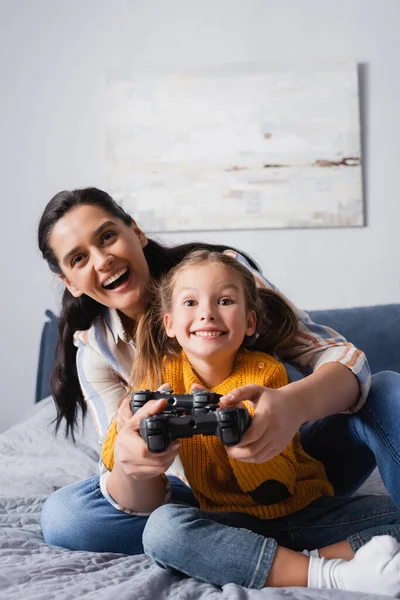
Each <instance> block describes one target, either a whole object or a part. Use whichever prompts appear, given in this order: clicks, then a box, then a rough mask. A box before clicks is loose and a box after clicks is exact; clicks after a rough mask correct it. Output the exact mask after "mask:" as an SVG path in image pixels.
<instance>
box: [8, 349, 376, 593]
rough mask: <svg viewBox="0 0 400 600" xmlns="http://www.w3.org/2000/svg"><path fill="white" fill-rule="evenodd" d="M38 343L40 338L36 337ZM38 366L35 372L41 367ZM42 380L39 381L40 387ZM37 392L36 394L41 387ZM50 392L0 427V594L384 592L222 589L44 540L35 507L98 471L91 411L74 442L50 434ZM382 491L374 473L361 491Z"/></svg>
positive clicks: (144, 562) (140, 560)
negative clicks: (21, 416)
mask: <svg viewBox="0 0 400 600" xmlns="http://www.w3.org/2000/svg"><path fill="white" fill-rule="evenodd" d="M42 342H43V340H42ZM42 367H43V365H40V369H39V373H41V374H43V372H44V371H43V368H42ZM39 387H40V386H39ZM39 396H40V393H39ZM54 416H55V409H54V405H53V401H52V399H51V398H50V397H47V398H44V399H41V401H40V402H38V403H36V404H35V405H33V406H32V410H31V412H30V414H29V415H27V416H26V418H25V419H24V420H23V421H22V422H21V423H19V424H17V425H15V426H13V427H12V428H11V429H9V430H8V431H6V432H4V433H1V434H0V463H1V465H2V467H1V480H2V485H1V492H0V515H1V517H0V522H1V528H0V598H1V599H7V600H8V599H10V600H11V599H18V600H22V599H23V600H30V599H38V600H39V599H40V600H48V599H49V600H50V599H53V598H56V599H57V600H71V599H75V598H88V599H90V598H96V600H103V599H109V598H113V599H118V600H164V599H167V598H168V599H170V600H188V599H191V600H203V599H206V598H207V600H208V599H214V598H215V599H219V600H225V599H229V600H253V599H254V600H256V599H261V598H263V599H267V600H291V599H294V598H296V599H300V600H303V599H304V600H306V599H319V600H325V599H326V600H328V599H330V600H333V599H344V598H346V599H347V600H352V599H354V600H357V599H365V600H370V599H371V598H387V596H378V595H376V594H375V595H369V594H355V593H350V592H342V591H336V590H312V589H305V588H281V589H278V588H276V589H273V588H269V589H264V590H248V589H245V588H242V587H240V586H237V585H234V584H229V585H226V586H224V587H223V588H222V589H220V588H216V587H214V586H212V585H209V584H206V583H202V582H199V581H197V580H195V579H192V578H180V577H178V576H176V575H174V574H172V573H170V572H167V571H165V570H163V569H161V568H159V567H157V566H156V565H154V564H152V562H151V561H150V560H149V559H148V558H147V557H146V556H144V555H141V556H125V555H121V554H111V553H94V552H82V551H78V552H77V551H70V550H66V549H63V548H59V547H56V546H48V545H46V544H45V542H44V540H43V537H42V535H41V529H40V512H41V507H42V504H43V502H44V501H45V499H46V498H47V497H48V495H49V494H50V493H51V489H52V487H53V486H58V487H60V486H63V485H66V484H68V483H71V482H73V481H78V480H80V479H84V478H88V477H91V476H93V475H95V474H97V469H98V466H97V463H98V459H99V447H98V442H97V439H96V434H95V430H94V426H93V425H92V422H91V419H90V417H89V418H87V419H86V422H85V426H84V428H82V429H81V430H80V431H79V432H78V435H77V443H76V444H75V445H73V444H72V443H71V442H69V441H67V440H66V439H65V438H64V437H63V436H62V435H59V436H57V437H55V436H54V434H53V425H52V423H51V422H52V420H53V419H54ZM363 491H364V492H366V493H385V490H384V487H383V484H382V482H381V481H380V478H379V475H378V474H377V473H376V472H375V473H374V474H373V475H372V476H371V478H370V479H369V480H368V481H367V482H366V484H365V486H363V489H362V490H361V492H363Z"/></svg>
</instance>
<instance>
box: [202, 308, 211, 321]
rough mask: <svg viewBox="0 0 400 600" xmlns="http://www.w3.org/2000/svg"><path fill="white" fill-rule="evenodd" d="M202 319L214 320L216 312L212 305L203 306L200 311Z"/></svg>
mask: <svg viewBox="0 0 400 600" xmlns="http://www.w3.org/2000/svg"><path fill="white" fill-rule="evenodd" d="M200 319H201V321H214V312H213V310H212V307H211V306H209V305H208V306H203V307H202V309H201V313H200Z"/></svg>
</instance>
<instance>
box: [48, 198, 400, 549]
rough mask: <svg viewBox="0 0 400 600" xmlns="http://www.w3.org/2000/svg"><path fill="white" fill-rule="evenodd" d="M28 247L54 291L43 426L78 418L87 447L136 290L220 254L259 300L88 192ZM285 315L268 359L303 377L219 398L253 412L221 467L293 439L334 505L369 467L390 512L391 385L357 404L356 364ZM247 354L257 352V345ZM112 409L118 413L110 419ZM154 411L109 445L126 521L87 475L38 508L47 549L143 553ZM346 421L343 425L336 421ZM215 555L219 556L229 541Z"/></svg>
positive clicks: (119, 389)
mask: <svg viewBox="0 0 400 600" xmlns="http://www.w3.org/2000/svg"><path fill="white" fill-rule="evenodd" d="M38 243H39V248H40V251H41V252H42V255H43V258H44V259H45V260H46V261H47V263H48V265H49V267H50V269H51V270H52V271H53V272H54V273H56V274H57V276H58V277H60V279H61V281H62V282H63V284H64V285H65V288H64V294H63V298H62V307H61V313H60V319H59V343H58V350H57V356H56V361H55V363H56V364H55V369H54V372H53V376H52V384H51V389H52V394H53V397H54V400H55V403H56V407H57V414H58V416H57V428H59V427H60V425H61V424H62V423H65V425H66V431H67V433H69V434H71V435H73V432H74V427H75V425H76V423H77V420H78V418H79V416H80V415H84V414H85V412H86V410H87V407H89V409H90V412H91V413H92V416H93V418H94V421H95V423H96V426H97V428H98V433H99V441H100V443H102V441H103V439H104V435H105V434H106V432H107V430H108V427H109V425H110V423H111V422H112V421H113V419H114V418H115V415H116V412H117V409H118V404H119V402H120V400H121V398H122V397H123V396H124V395H125V394H126V388H127V382H128V380H129V375H130V370H131V365H132V363H133V361H134V359H135V356H136V348H135V344H134V330H135V324H136V321H137V319H138V318H139V317H140V316H141V314H142V313H143V310H144V306H145V305H146V293H147V291H146V290H147V283H148V282H149V281H152V280H153V281H156V280H158V279H159V278H160V277H161V276H162V275H163V274H165V273H167V272H168V271H169V270H170V269H171V268H172V267H173V266H174V265H177V264H179V262H180V261H181V260H182V259H183V258H184V257H185V256H186V255H187V254H188V253H189V252H190V251H191V250H193V249H194V248H198V247H202V248H209V249H212V250H216V251H219V252H223V253H228V254H229V255H232V256H233V257H234V258H235V259H236V260H237V261H238V262H240V263H242V264H244V265H245V266H246V267H247V268H248V269H249V270H250V272H251V273H252V274H253V276H254V278H255V280H256V282H257V284H258V285H259V286H260V287H262V288H267V289H268V288H269V289H271V288H273V286H272V284H270V283H269V282H268V281H267V280H265V279H264V278H263V277H262V275H261V273H260V271H259V269H258V268H257V266H256V265H255V263H254V261H252V260H251V259H250V258H248V257H246V256H244V255H243V253H239V252H237V251H235V250H232V249H231V248H227V247H226V246H222V245H212V244H183V245H181V246H174V247H166V246H163V245H161V244H159V243H157V242H155V241H154V240H151V239H147V237H146V236H145V234H144V233H143V231H142V230H141V229H140V228H139V227H138V225H137V224H136V223H135V222H134V221H133V220H132V218H131V217H130V216H129V215H128V214H127V213H126V212H125V211H124V210H123V209H122V208H121V207H120V206H119V205H118V204H116V203H115V202H114V200H113V199H112V198H111V197H110V196H109V195H108V194H107V193H106V192H103V191H101V190H98V189H96V188H86V189H79V190H73V191H63V192H60V193H59V194H56V196H54V198H52V200H51V201H50V202H49V203H48V205H47V206H46V207H45V209H44V211H43V214H42V217H41V219H40V223H39V229H38ZM292 308H293V310H294V312H295V315H296V321H297V326H298V334H297V335H296V336H295V338H294V340H293V342H292V345H291V347H290V348H284V347H282V348H279V350H278V351H277V353H278V356H279V358H280V359H281V360H282V361H288V362H290V363H291V364H293V365H294V366H296V367H297V368H298V369H299V370H300V371H302V372H303V374H306V375H308V376H307V377H305V378H304V379H303V380H301V381H297V382H293V383H289V384H288V385H287V386H284V387H282V388H279V389H271V388H266V387H264V386H251V387H250V388H249V387H248V386H246V387H244V388H243V387H242V388H237V389H236V390H233V391H232V392H231V394H232V396H233V398H232V402H233V403H235V402H239V401H240V400H252V401H253V402H254V404H255V416H254V419H253V423H252V426H251V432H249V436H250V437H249V438H248V439H250V441H249V442H248V443H247V444H246V445H242V444H240V445H239V446H237V447H235V448H234V449H232V452H234V453H235V454H234V458H235V459H238V460H241V461H242V462H243V461H250V462H251V461H253V460H254V459H255V458H257V461H258V462H262V461H265V460H268V459H270V458H272V457H273V456H275V455H277V454H279V452H280V451H282V450H283V449H284V448H286V446H287V445H288V443H289V442H290V441H291V440H292V439H293V437H294V435H295V432H296V431H297V430H298V429H299V427H301V437H302V443H303V446H304V448H305V449H306V450H309V448H312V452H310V453H311V454H312V455H313V456H314V458H319V457H320V456H321V457H323V462H324V465H325V468H326V470H327V474H328V478H329V480H330V481H331V483H332V484H333V486H334V488H335V493H337V494H339V493H341V494H342V495H343V494H345V495H347V494H349V493H351V492H353V491H354V490H355V489H357V487H359V486H360V485H361V484H362V483H363V482H364V481H365V479H366V478H367V477H368V476H369V474H370V473H371V472H372V470H373V469H374V467H375V465H376V461H377V462H378V464H379V468H380V472H381V474H382V477H383V479H384V482H385V485H386V488H387V489H388V491H389V493H390V494H391V496H392V497H393V498H394V499H395V501H396V503H397V504H400V477H399V468H398V465H399V464H400V444H399V436H398V428H399V423H400V398H399V395H400V375H399V374H397V373H389V372H387V373H381V374H378V375H376V376H374V377H373V378H372V390H371V392H370V393H369V395H368V398H367V394H368V390H369V381H370V378H369V371H368V364H367V361H366V359H365V356H364V355H363V353H362V352H360V351H358V350H357V349H356V348H355V347H354V346H353V345H352V344H350V343H348V342H346V340H344V339H343V338H342V337H341V336H340V335H339V334H337V333H336V332H333V331H332V330H330V329H327V328H326V327H323V326H320V325H316V324H315V323H312V321H311V320H310V319H309V317H308V315H307V314H306V313H304V312H303V311H300V310H298V309H294V307H292ZM254 345H255V346H256V347H257V348H258V349H260V350H268V348H267V347H266V346H265V347H263V344H262V338H261V337H260V338H259V339H258V340H256V341H255V344H254ZM124 407H125V403H123V404H122V407H121V411H123V410H124ZM161 409H162V405H160V406H159V407H157V406H154V403H151V402H149V403H148V406H147V405H146V406H145V407H144V408H143V409H142V412H141V413H140V414H139V413H138V415H134V417H132V418H131V420H130V422H129V424H127V425H125V426H123V427H122V428H121V430H120V431H119V434H118V439H117V442H116V448H115V450H116V451H115V464H114V468H113V471H112V474H111V475H112V477H113V478H115V479H117V480H118V481H119V484H120V485H126V487H127V489H128V490H129V492H130V498H131V501H132V504H131V506H129V507H127V509H128V510H127V511H126V512H124V511H119V510H116V508H115V507H114V505H113V503H112V501H111V500H110V499H109V497H108V495H107V491H106V489H105V486H104V485H102V478H103V477H105V476H108V472H107V471H106V470H105V469H104V472H103V467H101V476H100V477H99V476H97V477H93V478H91V479H88V480H86V481H81V482H78V483H74V484H71V485H69V486H65V487H64V488H61V489H60V490H57V491H56V492H55V493H54V494H51V496H50V497H49V498H48V500H47V501H46V503H45V505H44V508H43V513H42V531H43V535H44V538H45V540H46V541H47V542H48V543H51V544H56V545H59V546H63V547H66V548H71V549H82V550H92V551H107V552H122V553H126V554H139V553H141V552H143V544H142V533H143V529H144V526H145V524H146V522H147V515H148V514H149V513H150V512H151V511H152V510H154V509H155V508H157V507H159V506H160V505H161V504H162V503H163V500H164V496H165V482H164V480H163V478H162V477H161V476H160V477H158V476H157V477H155V476H152V474H151V473H152V469H153V467H149V462H148V456H147V455H146V457H145V455H144V449H143V443H142V442H143V440H142V439H141V438H140V436H139V435H138V434H137V429H138V427H139V422H140V419H141V418H143V417H145V416H148V415H150V414H154V413H155V412H157V411H159V410H161ZM357 411H358V412H357ZM346 412H348V413H352V414H337V413H346ZM328 415H333V416H331V417H329V418H328ZM315 419H316V420H317V421H313V420H315ZM304 423H307V424H306V425H303V424H304ZM135 432H136V433H135ZM339 438H340V444H341V447H342V449H343V453H344V454H345V455H346V457H347V460H346V462H345V463H343V464H339V465H338V464H337V462H336V460H335V459H334V457H335V448H336V447H337V440H338V439H339ZM388 446H390V451H388V449H387V448H388ZM177 454H178V449H173V448H172V447H171V448H169V450H168V452H167V453H166V455H165V457H164V460H165V464H164V466H163V467H165V469H162V472H164V471H165V470H166V469H167V468H168V466H169V465H170V464H172V463H173V461H174V458H175V456H176V455H177ZM111 475H110V477H111ZM168 481H169V485H170V492H171V495H172V500H173V501H174V502H175V501H180V500H184V501H185V502H186V503H187V502H193V503H195V499H194V497H193V494H192V492H191V490H190V489H189V488H188V487H187V486H185V485H183V484H182V482H181V481H180V480H178V479H177V478H174V477H172V476H169V477H168ZM382 502H383V500H382ZM391 510H392V508H391V505H390V508H389V509H388V511H389V513H390V511H391ZM235 531H236V530H235ZM221 543H222V541H221ZM226 551H229V552H231V551H232V544H231V543H230V539H229V538H227V539H226Z"/></svg>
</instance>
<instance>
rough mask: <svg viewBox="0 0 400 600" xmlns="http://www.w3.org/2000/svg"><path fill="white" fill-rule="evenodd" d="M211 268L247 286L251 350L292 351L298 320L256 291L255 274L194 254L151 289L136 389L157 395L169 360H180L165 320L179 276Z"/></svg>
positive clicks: (217, 255)
mask: <svg viewBox="0 0 400 600" xmlns="http://www.w3.org/2000/svg"><path fill="white" fill-rule="evenodd" d="M206 263H212V264H217V265H221V266H222V267H224V268H225V269H227V270H230V271H232V272H234V273H235V274H236V275H237V276H238V277H239V279H240V281H241V284H242V286H243V292H244V296H245V302H246V309H247V311H251V310H254V311H255V312H256V316H257V325H256V333H255V334H254V336H252V337H251V338H249V339H247V340H246V338H245V340H244V344H245V345H246V346H249V345H250V344H251V348H252V349H257V350H263V351H264V352H267V353H269V354H274V353H275V352H276V351H277V350H278V349H279V348H281V347H284V346H288V345H289V344H290V343H291V341H292V340H293V338H294V337H295V335H296V334H297V318H296V316H295V314H294V312H293V311H292V309H291V308H290V306H289V305H288V304H287V302H286V301H285V300H284V299H283V298H282V297H281V296H279V295H278V294H277V293H276V292H274V291H273V290H270V289H266V288H257V285H256V282H255V280H254V277H253V275H252V274H251V272H250V271H249V270H248V269H246V267H245V266H243V265H242V264H241V263H239V262H238V261H237V260H236V259H234V258H232V257H231V256H228V255H226V254H222V253H221V252H214V251H211V250H204V249H201V250H194V251H193V252H191V253H190V254H188V255H187V256H186V257H185V258H184V259H183V260H182V261H181V262H180V263H179V264H178V265H176V266H175V267H173V268H172V269H171V270H170V271H169V272H168V273H167V274H166V275H165V276H164V277H163V278H162V279H161V281H158V282H153V283H150V284H149V289H148V291H149V294H148V298H149V300H148V304H147V308H146V311H145V313H144V314H143V315H142V317H141V318H140V319H139V321H138V324H137V328H136V331H135V345H136V358H135V361H134V364H133V368H132V373H131V381H130V385H131V389H132V390H133V389H135V390H139V389H141V388H143V387H148V388H149V389H151V390H156V389H157V387H158V386H160V385H161V383H163V381H162V366H163V362H164V361H165V360H168V359H169V358H173V357H176V356H178V355H179V354H180V352H181V347H180V345H179V343H178V341H177V340H176V338H170V337H168V336H167V333H166V330H165V326H164V315H165V314H166V313H169V312H171V310H172V300H173V292H174V288H175V284H176V280H177V278H178V275H179V274H180V273H182V271H183V270H184V269H188V268H190V267H194V266H199V265H203V264H206Z"/></svg>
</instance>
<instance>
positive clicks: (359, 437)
mask: <svg viewBox="0 0 400 600" xmlns="http://www.w3.org/2000/svg"><path fill="white" fill-rule="evenodd" d="M302 443H303V447H304V449H305V450H306V451H307V452H308V453H309V454H311V455H312V456H314V457H316V458H318V459H319V460H321V461H322V462H323V463H324V464H325V466H326V469H327V474H328V477H329V479H330V480H331V482H332V483H333V485H334V487H335V492H336V494H337V496H340V497H334V498H327V497H325V498H321V499H319V500H316V501H315V502H313V503H312V504H311V505H310V506H308V507H307V508H305V509H303V510H302V511H299V512H298V513H296V514H294V515H289V516H288V517H284V518H281V519H275V520H268V521H262V520H259V519H256V518H254V517H250V516H247V515H243V514H239V513H215V512H212V513H207V512H204V511H200V510H199V509H198V507H197V503H196V500H195V499H194V497H193V495H192V493H191V491H190V489H189V488H188V487H187V486H185V485H184V484H183V483H182V482H180V480H179V479H177V478H170V481H171V489H172V499H171V504H168V505H164V506H161V507H159V508H158V509H157V510H155V511H154V512H153V513H152V514H151V516H150V517H135V516H132V515H128V514H127V513H124V512H121V511H118V510H117V509H115V508H114V507H113V506H112V505H111V504H109V502H108V501H107V500H105V498H104V497H103V495H102V494H101V491H100V488H99V478H98V477H94V478H92V479H89V480H87V481H82V482H79V483H77V484H71V485H69V486H66V487H64V488H61V489H60V490H57V491H56V492H55V493H54V494H52V495H51V496H50V497H49V498H48V500H47V501H46V503H45V505H44V507H43V513H42V529H43V535H44V538H45V540H46V542H47V543H49V544H55V545H59V546H63V547H66V548H71V549H76V550H91V551H97V552H101V551H107V552H120V553H124V554H140V553H142V552H143V550H145V551H146V552H147V553H148V554H149V555H150V556H151V557H152V558H153V559H154V560H155V561H156V562H158V563H159V564H160V565H162V566H167V567H169V568H171V569H175V570H176V571H179V572H183V573H185V574H186V575H191V576H193V577H197V578H198V579H202V580H204V581H208V582H210V583H214V584H216V585H224V584H225V583H228V582H229V583H237V584H239V585H243V586H246V587H254V588H261V587H262V586H263V585H264V582H265V580H266V578H267V575H268V572H269V568H270V565H271V562H272V560H273V557H274V553H275V548H276V544H277V543H278V544H280V545H283V546H286V547H288V548H292V549H294V550H303V549H314V548H318V547H322V546H327V545H329V544H333V543H335V542H338V541H341V540H343V539H346V538H347V539H348V540H349V542H350V544H351V545H352V547H353V549H354V550H357V549H358V548H359V547H360V545H362V544H364V543H365V542H366V541H368V540H369V539H370V538H371V537H372V536H373V535H379V534H391V535H394V536H395V537H396V538H398V539H399V541H400V510H398V509H397V508H396V506H395V505H394V504H393V502H392V501H391V500H390V499H389V498H388V497H387V496H359V497H353V498H344V496H349V495H350V494H352V493H353V492H354V491H355V490H356V489H357V488H358V487H359V486H360V485H361V484H362V483H363V482H364V481H365V480H366V479H367V478H368V476H369V475H370V473H371V472H372V470H373V469H374V467H375V465H376V463H377V464H378V467H379V470H380V472H381V475H382V478H383V480H384V483H385V485H386V488H387V489H388V491H389V493H390V494H391V496H392V498H393V500H394V502H395V504H396V505H397V506H400V374H398V373H392V372H388V371H387V372H383V373H379V374H377V375H375V376H374V377H373V384H372V388H371V392H370V394H369V396H368V400H367V402H366V404H365V406H364V407H363V408H362V409H361V411H360V412H358V413H357V414H355V415H335V416H332V417H328V418H326V419H322V420H321V421H316V422H313V423H308V424H306V425H305V426H304V427H303V428H302ZM161 532H162V535H161ZM142 538H143V541H142ZM203 544H204V550H203V551H202V550H201V548H202V545H203ZM193 549H195V550H193Z"/></svg>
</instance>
